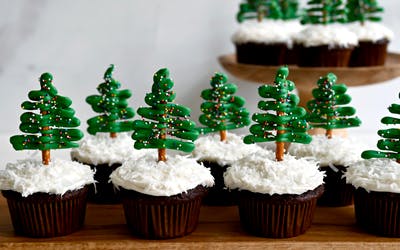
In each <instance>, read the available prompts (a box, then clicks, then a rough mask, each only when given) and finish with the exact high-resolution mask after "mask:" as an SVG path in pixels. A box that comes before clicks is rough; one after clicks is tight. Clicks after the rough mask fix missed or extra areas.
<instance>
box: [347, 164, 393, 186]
mask: <svg viewBox="0 0 400 250" xmlns="http://www.w3.org/2000/svg"><path fill="white" fill-rule="evenodd" d="M345 176H346V182H347V183H350V184H352V185H353V186H354V187H355V188H358V187H362V188H364V189H365V190H367V191H368V192H369V191H376V192H391V193H400V165H399V164H398V163H397V162H396V161H395V160H392V159H370V160H361V161H358V162H356V163H354V164H352V165H351V166H350V167H349V168H348V169H347V172H346V173H345Z"/></svg>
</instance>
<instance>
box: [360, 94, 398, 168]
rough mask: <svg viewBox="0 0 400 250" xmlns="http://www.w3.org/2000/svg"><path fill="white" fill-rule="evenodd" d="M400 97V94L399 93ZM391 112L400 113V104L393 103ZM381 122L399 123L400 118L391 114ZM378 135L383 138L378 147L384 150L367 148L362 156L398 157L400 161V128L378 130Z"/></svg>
mask: <svg viewBox="0 0 400 250" xmlns="http://www.w3.org/2000/svg"><path fill="white" fill-rule="evenodd" d="M399 98H400V95H399ZM389 112H390V113H392V114H396V115H399V114H400V105H399V104H392V105H391V106H390V107H389ZM381 123H383V124H386V125H397V126H398V125H399V124H400V119H399V118H395V117H390V116H385V117H383V118H382V120H381ZM378 135H379V136H381V137H382V138H383V139H380V140H379V141H378V144H377V147H378V148H379V149H380V150H383V151H375V150H367V151H364V152H363V153H362V154H361V157H363V158H365V159H371V158H390V159H396V161H397V162H398V163H400V129H399V128H398V127H397V128H389V129H381V130H378Z"/></svg>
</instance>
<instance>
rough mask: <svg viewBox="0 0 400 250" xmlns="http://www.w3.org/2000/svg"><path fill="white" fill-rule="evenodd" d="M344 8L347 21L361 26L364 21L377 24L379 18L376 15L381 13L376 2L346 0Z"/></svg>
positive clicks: (370, 0)
mask: <svg viewBox="0 0 400 250" xmlns="http://www.w3.org/2000/svg"><path fill="white" fill-rule="evenodd" d="M346 8H347V19H348V21H349V22H360V23H361V24H363V23H364V22H365V21H372V22H379V21H380V20H381V17H380V16H378V15H377V13H379V12H383V8H382V7H380V6H379V5H378V1H377V0H347V3H346Z"/></svg>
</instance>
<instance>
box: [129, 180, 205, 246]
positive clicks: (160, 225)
mask: <svg viewBox="0 0 400 250" xmlns="http://www.w3.org/2000/svg"><path fill="white" fill-rule="evenodd" d="M206 192H207V190H206V188H205V187H203V186H197V187H196V188H194V189H191V190H188V191H187V192H186V193H181V194H178V195H173V196H151V195H146V194H142V193H139V192H135V191H132V190H126V189H121V194H122V204H123V207H124V213H125V219H126V223H127V225H128V227H129V228H130V230H131V231H132V233H133V234H135V235H138V236H139V237H142V238H146V239H170V238H177V237H182V236H185V235H188V234H190V233H192V232H193V231H194V230H195V229H196V227H197V224H198V220H199V214H200V206H201V203H202V198H203V196H204V195H205V194H206Z"/></svg>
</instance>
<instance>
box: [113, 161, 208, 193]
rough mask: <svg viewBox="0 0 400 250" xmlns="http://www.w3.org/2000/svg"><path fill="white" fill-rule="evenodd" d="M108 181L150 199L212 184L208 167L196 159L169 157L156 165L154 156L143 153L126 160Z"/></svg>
mask: <svg viewBox="0 0 400 250" xmlns="http://www.w3.org/2000/svg"><path fill="white" fill-rule="evenodd" d="M110 179H111V181H112V182H113V183H114V185H115V186H117V187H118V186H119V187H122V188H124V189H128V190H134V191H137V192H140V193H143V194H147V195H153V196H172V195H176V194H180V193H182V192H186V191H187V190H190V189H192V188H195V187H196V186H198V185H203V186H205V187H210V186H213V185H214V178H213V177H212V175H211V173H210V170H209V169H208V168H206V167H204V166H203V165H201V164H199V163H197V161H196V159H193V158H188V157H184V156H180V155H175V156H172V155H170V156H169V157H168V159H167V161H166V162H163V161H159V162H157V155H156V154H145V155H143V156H142V157H140V158H137V159H136V160H128V161H126V162H125V163H124V164H122V166H121V167H119V168H117V169H116V170H115V171H114V172H113V173H112V174H111V175H110Z"/></svg>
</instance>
